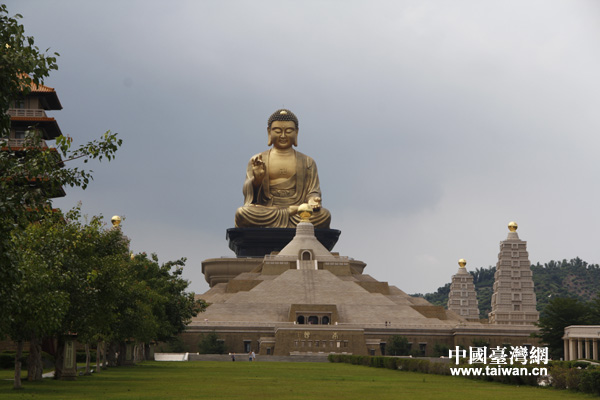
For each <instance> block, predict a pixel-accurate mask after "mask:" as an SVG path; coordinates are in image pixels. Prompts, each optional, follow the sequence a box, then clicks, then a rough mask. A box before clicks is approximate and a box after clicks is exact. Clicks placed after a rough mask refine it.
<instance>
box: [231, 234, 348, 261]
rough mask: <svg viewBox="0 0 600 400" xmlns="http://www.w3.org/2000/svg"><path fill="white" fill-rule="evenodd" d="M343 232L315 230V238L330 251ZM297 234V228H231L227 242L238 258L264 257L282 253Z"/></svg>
mask: <svg viewBox="0 0 600 400" xmlns="http://www.w3.org/2000/svg"><path fill="white" fill-rule="evenodd" d="M341 233H342V231H340V230H338V229H315V236H316V238H317V240H318V241H319V242H321V244H322V245H323V246H325V248H326V249H327V250H329V251H331V250H333V247H334V246H335V244H336V243H337V241H338V239H339V237H340V235H341ZM295 234H296V229H295V228H229V229H227V235H226V238H227V241H228V242H229V248H230V249H231V250H233V252H234V253H235V255H236V256H237V257H261V258H262V257H264V256H265V255H267V254H271V253H272V252H274V251H281V249H283V248H284V247H285V246H286V245H287V244H288V243H289V242H291V240H292V239H293V238H294V235H295Z"/></svg>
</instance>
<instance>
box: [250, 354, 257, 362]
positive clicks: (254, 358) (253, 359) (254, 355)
mask: <svg viewBox="0 0 600 400" xmlns="http://www.w3.org/2000/svg"><path fill="white" fill-rule="evenodd" d="M251 356H252V361H256V353H254V352H252V354H251Z"/></svg>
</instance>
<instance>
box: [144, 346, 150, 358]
mask: <svg viewBox="0 0 600 400" xmlns="http://www.w3.org/2000/svg"><path fill="white" fill-rule="evenodd" d="M144 361H150V343H144Z"/></svg>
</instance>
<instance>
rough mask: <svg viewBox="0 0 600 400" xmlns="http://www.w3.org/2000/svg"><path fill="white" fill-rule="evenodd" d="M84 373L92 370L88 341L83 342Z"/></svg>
mask: <svg viewBox="0 0 600 400" xmlns="http://www.w3.org/2000/svg"><path fill="white" fill-rule="evenodd" d="M85 374H86V375H91V374H92V371H91V368H90V343H89V342H85Z"/></svg>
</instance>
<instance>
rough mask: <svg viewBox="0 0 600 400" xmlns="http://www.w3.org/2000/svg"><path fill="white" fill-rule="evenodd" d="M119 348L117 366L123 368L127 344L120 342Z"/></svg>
mask: <svg viewBox="0 0 600 400" xmlns="http://www.w3.org/2000/svg"><path fill="white" fill-rule="evenodd" d="M118 346H119V356H118V357H117V365H118V366H119V367H121V366H123V364H124V361H125V354H126V352H127V349H126V348H125V346H126V345H125V342H120V343H119V344H118Z"/></svg>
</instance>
